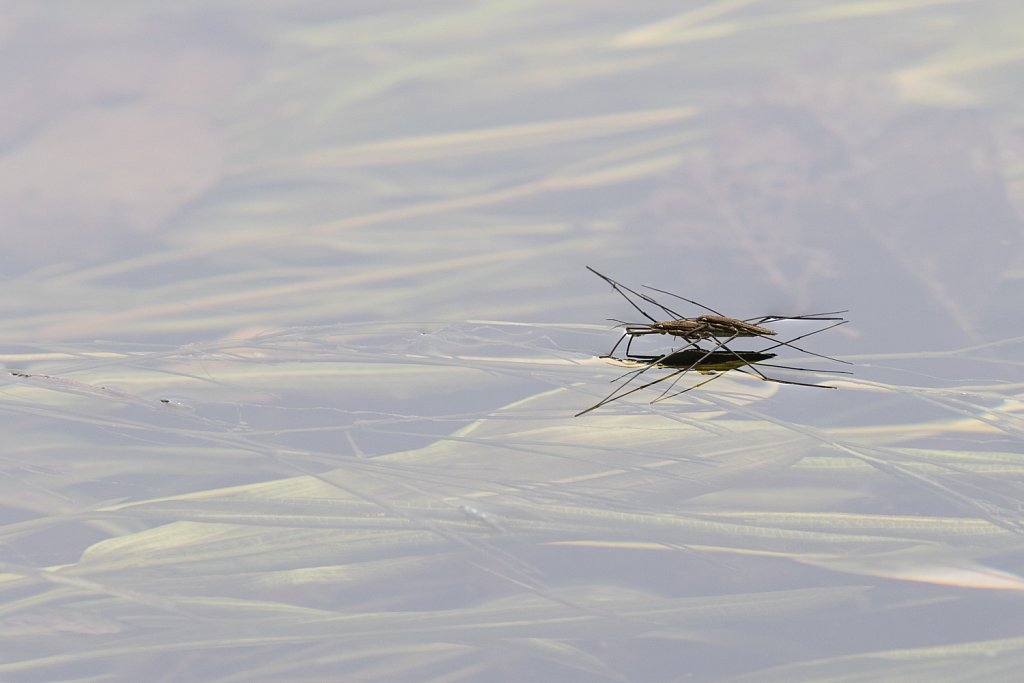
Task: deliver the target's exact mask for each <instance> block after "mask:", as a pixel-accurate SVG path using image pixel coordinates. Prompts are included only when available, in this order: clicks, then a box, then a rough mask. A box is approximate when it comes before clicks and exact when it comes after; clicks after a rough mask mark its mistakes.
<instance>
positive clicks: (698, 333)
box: [626, 315, 776, 341]
mask: <svg viewBox="0 0 1024 683" xmlns="http://www.w3.org/2000/svg"><path fill="white" fill-rule="evenodd" d="M626 333H627V334H630V335H632V336H638V335H643V334H670V335H672V336H674V337H682V338H683V339H686V340H687V341H696V340H700V339H712V338H719V337H764V336H771V335H774V334H776V332H775V330H772V329H769V328H767V327H762V326H761V325H755V324H754V323H751V322H747V321H745V320H738V319H736V318H730V317H728V316H725V315H699V316H697V317H696V318H680V319H678V320H666V321H664V322H655V323H651V324H650V325H630V326H627V327H626Z"/></svg>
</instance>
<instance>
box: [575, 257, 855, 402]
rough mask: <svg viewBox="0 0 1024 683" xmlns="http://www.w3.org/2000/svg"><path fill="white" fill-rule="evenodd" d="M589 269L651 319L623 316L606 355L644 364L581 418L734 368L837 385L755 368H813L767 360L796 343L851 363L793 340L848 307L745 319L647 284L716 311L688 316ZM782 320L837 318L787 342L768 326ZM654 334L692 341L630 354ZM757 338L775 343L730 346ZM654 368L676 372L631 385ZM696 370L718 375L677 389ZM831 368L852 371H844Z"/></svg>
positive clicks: (759, 375) (666, 395)
mask: <svg viewBox="0 0 1024 683" xmlns="http://www.w3.org/2000/svg"><path fill="white" fill-rule="evenodd" d="M587 269H588V270H590V271H591V272H592V273H594V274H595V275H597V276H598V277H600V278H601V279H603V280H604V281H606V282H607V283H608V284H610V285H611V286H612V288H613V289H614V290H615V291H616V292H618V293H619V294H620V295H621V296H622V297H623V298H624V299H626V301H628V302H629V304H630V305H631V306H633V308H635V309H636V310H637V311H639V312H640V313H641V314H642V315H643V316H644V317H645V318H647V319H648V320H649V321H650V323H622V322H620V321H616V322H620V324H621V325H622V326H623V327H625V333H624V334H623V335H622V337H620V338H619V341H617V342H616V343H615V345H614V346H613V347H612V349H611V351H609V352H608V353H607V354H606V355H605V357H608V358H613V359H615V360H619V361H620V362H626V363H635V364H637V365H638V366H639V367H637V368H636V369H634V370H631V371H629V372H627V373H625V374H624V375H621V376H620V377H618V378H617V379H616V380H615V381H621V380H625V381H624V382H622V384H621V385H620V386H618V387H617V388H616V389H615V390H614V391H612V392H611V393H610V394H609V395H608V396H606V397H605V398H603V399H602V400H600V401H598V402H597V403H596V404H594V405H592V406H591V407H589V408H587V409H586V410H583V411H581V412H579V413H577V414H576V416H577V417H579V416H580V415H584V414H586V413H589V412H590V411H592V410H595V409H597V408H600V407H601V406H603V405H606V404H608V403H610V402H612V401H616V400H618V399H620V398H623V397H625V396H628V395H629V394H632V393H635V392H637V391H640V390H642V389H646V388H648V387H651V386H654V385H656V384H660V383H662V382H666V381H669V380H671V382H670V384H669V385H668V387H667V388H666V389H664V390H663V391H662V392H661V394H660V395H659V396H658V397H657V398H655V399H654V400H653V401H651V403H656V402H658V401H662V400H665V399H668V398H672V397H674V396H678V395H679V394H682V393H686V392H687V391H691V390H693V389H696V388H697V387H700V386H703V385H705V384H707V383H708V382H711V381H713V380H714V379H717V378H718V377H719V376H721V374H722V373H724V372H727V371H729V370H736V371H738V372H742V373H744V374H747V375H752V376H755V377H757V378H759V379H761V380H763V381H766V382H775V383H778V384H792V385H797V386H808V387H818V388H828V389H832V388H835V387H830V386H826V385H821V384H809V383H806V382H795V381H791V380H782V379H776V378H773V377H769V376H767V375H765V374H764V373H763V372H761V371H760V370H759V369H757V367H755V366H756V365H761V366H764V367H775V368H781V369H787V370H798V371H809V369H808V368H798V367H791V366H782V365H768V364H766V363H765V362H764V361H766V360H769V359H771V358H774V357H775V354H773V353H768V352H769V351H771V350H773V349H776V348H778V347H780V346H785V347H788V348H792V349H795V350H797V351H800V352H802V353H806V354H809V355H812V356H817V357H819V358H824V359H827V360H834V361H836V362H840V363H846V364H849V363H848V362H847V361H842V360H839V359H836V358H831V357H829V356H825V355H822V354H819V353H815V352H813V351H808V350H806V349H803V348H801V347H799V346H796V345H794V344H793V342H795V341H799V340H800V339H804V338H806V337H809V336H811V335H814V334H818V333H819V332H824V331H825V330H829V329H832V328H833V327H837V326H839V325H843V324H845V323H846V322H847V321H846V320H845V319H843V318H842V317H837V316H839V314H841V313H845V312H846V311H830V312H827V313H814V314H810V315H799V316H781V315H766V316H761V317H758V318H748V319H746V320H742V319H739V318H732V317H729V316H726V315H723V314H722V313H720V312H718V311H716V310H714V309H712V308H709V307H707V306H704V305H703V304H699V303H697V302H696V301H693V300H691V299H687V298H685V297H682V296H679V295H678V294H673V293H672V292H667V291H665V290H661V289H657V288H655V287H647V289H650V290H652V291H656V292H661V293H662V294H667V295H669V296H672V297H675V298H678V299H681V300H683V301H686V302H688V303H691V304H693V305H695V306H699V307H700V308H703V309H704V310H707V311H709V312H710V313H711V314H710V315H700V316H697V317H695V318H687V317H686V316H683V315H682V314H680V313H678V312H677V311H674V310H672V309H671V308H669V307H667V306H665V305H663V304H662V303H660V302H658V301H657V300H656V299H654V298H653V297H651V296H649V295H647V294H643V293H641V292H637V291H636V290H634V289H630V288H629V287H627V286H625V285H623V284H621V283H619V282H616V281H615V280H612V279H611V278H609V277H607V276H606V275H602V274H601V273H599V272H597V271H596V270H594V269H593V268H591V267H590V266H587ZM626 292H629V294H632V295H634V296H635V297H637V298H638V299H640V300H642V301H645V302H647V303H648V304H651V305H653V306H656V307H657V308H659V309H661V310H662V311H664V312H665V313H666V314H668V315H670V316H673V319H671V320H665V321H659V320H657V319H655V318H654V317H653V316H651V315H650V314H649V313H647V311H645V310H644V309H643V308H642V307H641V306H640V305H639V304H638V303H637V302H636V301H634V300H633V299H632V298H631V297H630V296H629V294H627V293H626ZM782 320H821V321H835V322H833V324H831V325H828V326H826V327H823V328H821V329H818V330H814V331H812V332H808V333H806V334H803V335H800V336H797V337H793V338H792V339H789V340H787V341H777V340H775V339H771V338H770V337H774V336H775V335H776V334H777V332H776V331H775V330H773V329H771V328H768V327H764V324H765V323H771V322H778V321H782ZM653 334H665V335H670V336H672V337H679V338H681V339H683V340H685V341H686V342H687V344H686V345H685V346H684V347H682V348H681V349H674V350H672V351H670V352H668V353H665V354H662V355H660V356H641V355H637V354H632V353H630V345H631V344H632V341H633V339H634V338H635V337H639V336H644V335H653ZM754 337H760V338H764V339H766V340H768V341H771V342H773V343H772V345H771V346H769V347H767V348H765V349H762V350H760V351H736V350H734V349H731V348H729V346H728V344H729V343H730V342H732V341H733V340H735V339H738V338H754ZM623 339H627V340H628V341H627V343H626V358H625V359H624V360H622V359H617V358H615V357H614V355H613V354H614V353H615V350H616V349H617V348H618V347H619V345H620V344H621V343H622V340H623ZM702 341H713V342H714V347H713V348H711V349H705V348H703V347H701V346H700V344H699V342H702ZM652 368H665V369H671V370H674V371H673V372H671V373H669V374H667V375H664V376H662V377H659V378H658V379H655V380H652V381H650V382H646V383H644V384H641V385H639V386H635V387H632V388H628V389H627V387H628V386H629V385H630V384H631V383H632V382H633V381H634V380H636V379H637V378H638V377H639V376H640V375H642V374H643V373H644V372H646V371H648V370H650V369H652ZM690 371H695V372H698V373H701V374H705V375H714V376H713V377H711V378H709V379H706V380H704V381H702V382H699V383H697V384H696V385H694V386H691V387H687V388H686V389H681V390H679V391H676V392H672V390H673V388H674V387H675V386H676V384H677V383H678V382H679V380H680V379H681V378H682V376H683V375H685V374H686V373H688V372H690ZM827 372H833V373H840V374H849V373H845V372H843V371H838V370H833V371H827ZM627 378H628V379H627Z"/></svg>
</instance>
